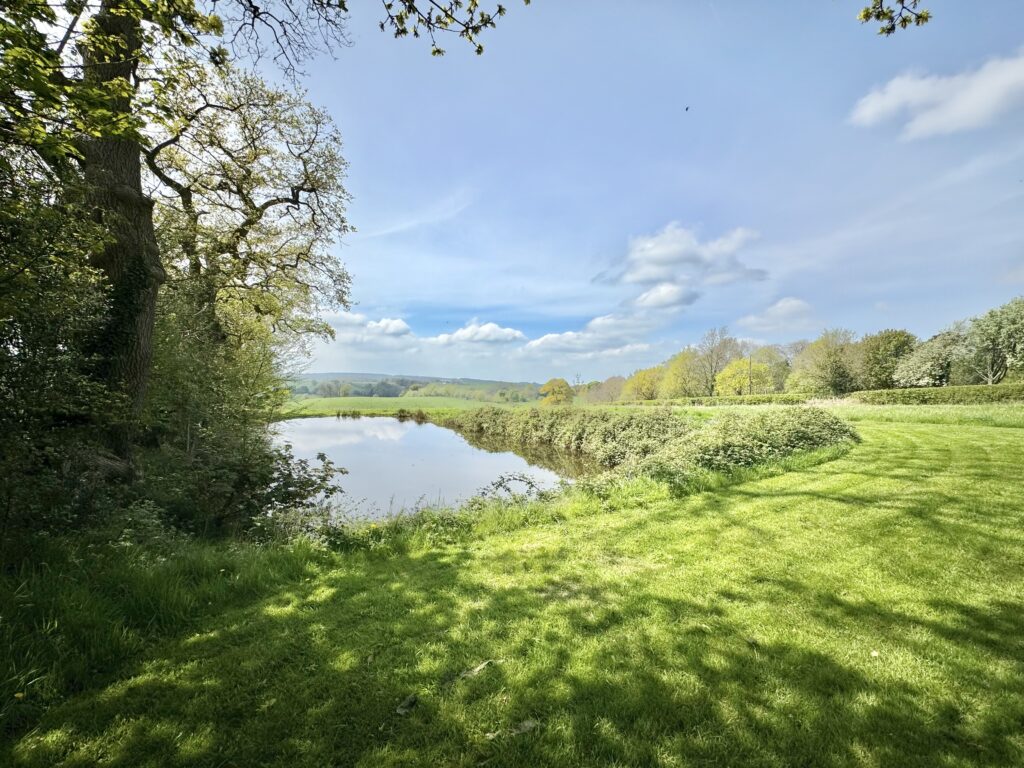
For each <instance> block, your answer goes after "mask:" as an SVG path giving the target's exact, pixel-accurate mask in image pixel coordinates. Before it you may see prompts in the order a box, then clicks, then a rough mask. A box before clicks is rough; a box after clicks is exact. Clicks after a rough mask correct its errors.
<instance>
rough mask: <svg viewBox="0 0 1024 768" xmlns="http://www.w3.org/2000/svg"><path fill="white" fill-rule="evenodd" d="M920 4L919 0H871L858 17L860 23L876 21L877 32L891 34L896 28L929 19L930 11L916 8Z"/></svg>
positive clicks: (922, 22) (930, 16) (914, 24)
mask: <svg viewBox="0 0 1024 768" xmlns="http://www.w3.org/2000/svg"><path fill="white" fill-rule="evenodd" d="M920 5H921V0H895V2H890V0H871V5H868V6H865V7H864V8H863V10H861V12H860V16H859V18H860V20H861V23H867V22H869V21H874V22H878V24H879V27H878V34H880V35H891V34H893V33H894V32H895V31H896V30H897V29H906V28H907V27H910V26H915V27H920V26H923V25H925V24H927V23H928V22H929V21H931V18H932V14H931V12H930V11H928V10H926V9H924V8H922V9H921V10H917V9H918V7H919V6H920Z"/></svg>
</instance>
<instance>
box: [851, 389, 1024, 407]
mask: <svg viewBox="0 0 1024 768" xmlns="http://www.w3.org/2000/svg"><path fill="white" fill-rule="evenodd" d="M850 397H851V398H852V399H854V400H857V401H858V402H861V403H868V404H870V405H977V404H982V403H1012V402H1024V384H996V385H993V386H990V385H987V384H977V385H970V386H962V387H914V388H908V389H874V390H865V391H863V392H854V393H853V394H851V395H850Z"/></svg>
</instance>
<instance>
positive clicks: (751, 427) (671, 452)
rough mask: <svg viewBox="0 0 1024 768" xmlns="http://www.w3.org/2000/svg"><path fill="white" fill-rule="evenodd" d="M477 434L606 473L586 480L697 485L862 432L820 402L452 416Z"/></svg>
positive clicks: (453, 422)
mask: <svg viewBox="0 0 1024 768" xmlns="http://www.w3.org/2000/svg"><path fill="white" fill-rule="evenodd" d="M445 426H448V427H450V428H452V429H455V430H456V431H458V432H460V433H462V434H464V435H466V437H467V438H468V439H470V441H471V442H472V441H473V439H478V440H479V439H481V438H484V437H487V438H490V439H492V440H494V439H501V440H503V441H504V443H505V445H506V446H516V447H517V450H518V449H519V447H520V446H523V445H537V444H546V445H548V446H549V447H552V448H557V449H559V450H562V451H566V452H569V453H572V454H574V455H578V456H583V457H586V458H588V459H590V460H591V461H592V462H593V463H594V464H596V465H597V467H599V468H600V469H603V470H605V473H604V475H602V476H601V477H599V478H596V479H588V480H587V481H586V482H587V483H589V484H591V485H592V486H593V487H594V488H600V487H602V486H603V485H604V484H605V483H607V482H608V481H610V480H615V479H617V478H618V477H622V476H633V475H641V476H647V477H652V478H654V479H656V480H660V481H663V482H666V483H668V484H669V485H670V486H671V487H672V488H673V490H676V491H682V490H685V489H690V488H692V487H694V485H695V484H696V483H697V480H698V479H703V478H706V477H707V476H708V475H709V474H713V473H726V474H727V473H730V472H733V471H736V470H739V469H744V468H748V467H753V466H756V465H760V464H766V463H771V462H775V461H777V460H779V459H782V458H785V457H787V456H791V455H793V454H795V453H800V452H803V451H812V450H816V449H819V448H826V447H829V446H836V445H844V444H849V443H851V442H854V441H856V440H857V439H858V437H857V434H856V432H854V430H853V428H852V427H850V426H849V425H848V424H846V422H844V421H842V420H841V419H839V418H837V417H836V416H833V415H832V414H830V413H828V412H827V411H823V410H821V409H820V408H808V407H803V408H774V409H767V410H760V411H747V412H735V411H734V412H729V413H724V414H719V415H716V416H715V417H714V418H712V419H709V420H696V419H688V418H685V417H683V416H681V415H679V414H673V413H672V411H671V410H669V409H658V410H655V409H651V410H644V411H640V410H637V411H627V412H621V411H619V412H616V411H607V410H595V409H586V408H582V409H572V408H560V409H553V410H544V411H541V410H537V409H532V410H529V411H509V410H501V409H484V410H479V411H471V412H468V413H461V414H458V415H457V416H455V417H452V418H450V419H448V420H447V421H446V423H445Z"/></svg>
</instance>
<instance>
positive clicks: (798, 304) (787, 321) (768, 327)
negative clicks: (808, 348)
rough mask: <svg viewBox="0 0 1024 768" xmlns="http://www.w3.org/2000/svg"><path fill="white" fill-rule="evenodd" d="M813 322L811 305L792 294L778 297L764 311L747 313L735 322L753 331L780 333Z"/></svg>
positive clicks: (803, 326)
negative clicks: (753, 313)
mask: <svg viewBox="0 0 1024 768" xmlns="http://www.w3.org/2000/svg"><path fill="white" fill-rule="evenodd" d="M812 323H813V310H812V309H811V305H810V304H808V303H807V302H806V301H804V300H803V299H796V298H793V297H792V296H787V297H786V298H782V299H779V300H778V301H776V302H775V303H774V304H772V305H771V306H770V307H768V308H767V309H766V310H764V312H761V313H760V314H756V315H747V316H746V317H741V318H740V319H739V320H737V321H736V324H737V325H739V326H741V327H743V328H747V329H749V330H751V331H753V332H755V333H782V332H784V331H794V330H800V329H804V328H807V327H809V326H810V325H811V324H812Z"/></svg>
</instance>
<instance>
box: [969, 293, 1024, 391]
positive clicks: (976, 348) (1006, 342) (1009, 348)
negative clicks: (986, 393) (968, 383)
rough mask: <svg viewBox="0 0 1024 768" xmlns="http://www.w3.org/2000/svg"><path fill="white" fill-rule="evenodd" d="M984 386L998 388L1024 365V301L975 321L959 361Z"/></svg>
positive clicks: (1020, 299)
mask: <svg viewBox="0 0 1024 768" xmlns="http://www.w3.org/2000/svg"><path fill="white" fill-rule="evenodd" d="M958 362H959V363H960V364H962V365H963V366H964V367H965V368H966V369H967V370H968V371H970V372H971V374H972V375H973V376H975V377H976V378H977V380H978V381H979V382H980V383H983V384H990V385H991V384H998V383H999V382H1000V381H1002V380H1003V378H1004V377H1005V376H1006V374H1007V372H1008V371H1009V370H1010V369H1011V368H1013V367H1020V366H1021V363H1022V362H1024V298H1017V299H1014V300H1013V301H1010V302H1008V303H1007V304H1004V305H1003V306H1001V307H996V308H995V309H992V310H989V311H988V312H986V313H985V314H984V315H981V316H980V317H976V318H974V319H973V320H972V321H971V322H970V325H969V326H968V328H967V332H966V334H965V335H964V339H963V346H962V348H961V354H960V358H959V360H958Z"/></svg>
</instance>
